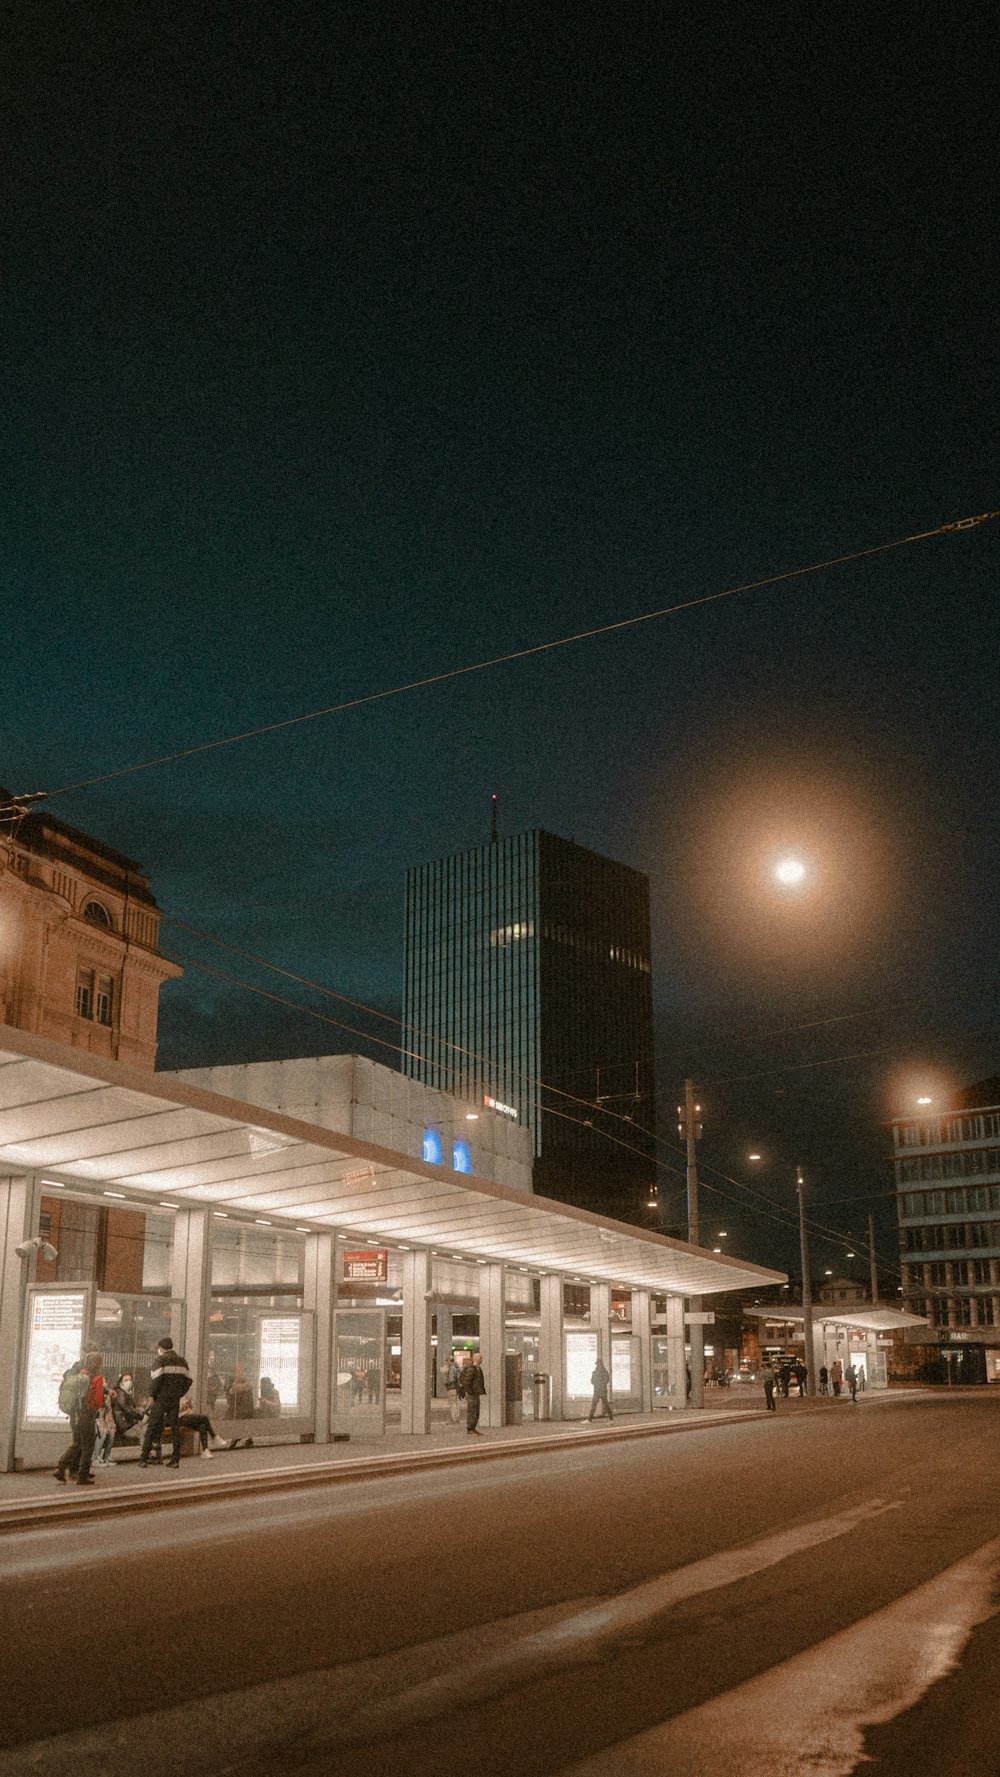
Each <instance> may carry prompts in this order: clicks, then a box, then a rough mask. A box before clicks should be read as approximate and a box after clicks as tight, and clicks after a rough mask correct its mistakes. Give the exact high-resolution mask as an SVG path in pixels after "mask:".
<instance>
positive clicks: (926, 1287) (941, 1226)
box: [892, 1079, 1000, 1383]
mask: <svg viewBox="0 0 1000 1777" xmlns="http://www.w3.org/2000/svg"><path fill="white" fill-rule="evenodd" d="M892 1132H893V1153H892V1162H893V1169H894V1173H895V1184H896V1202H897V1208H898V1214H899V1248H900V1263H901V1268H902V1276H903V1299H904V1303H905V1305H906V1306H907V1307H908V1308H910V1309H911V1311H912V1312H913V1313H915V1314H921V1315H926V1317H927V1320H928V1322H929V1326H928V1327H927V1329H926V1330H925V1331H922V1332H921V1333H920V1334H919V1339H920V1342H921V1343H923V1344H926V1345H927V1346H928V1347H930V1348H932V1349H931V1352H930V1357H931V1358H933V1356H934V1355H935V1352H936V1354H937V1356H938V1359H939V1363H938V1369H939V1373H940V1376H941V1379H942V1380H950V1381H954V1382H972V1383H976V1382H987V1381H989V1382H1000V1080H998V1079H992V1080H985V1081H983V1082H982V1083H981V1084H980V1085H978V1086H973V1087H970V1088H969V1089H968V1090H967V1091H965V1092H963V1093H960V1094H959V1095H958V1097H957V1098H956V1100H955V1102H954V1107H953V1108H952V1109H951V1110H949V1111H942V1112H937V1111H934V1110H933V1109H928V1110H925V1112H924V1113H923V1114H922V1115H918V1116H913V1117H901V1118H898V1119H896V1120H895V1121H894V1122H893V1124H892Z"/></svg>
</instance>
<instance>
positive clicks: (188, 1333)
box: [170, 1209, 212, 1413]
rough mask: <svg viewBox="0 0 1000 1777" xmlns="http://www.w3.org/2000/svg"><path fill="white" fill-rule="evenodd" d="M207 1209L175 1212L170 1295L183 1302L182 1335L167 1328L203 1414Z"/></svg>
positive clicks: (208, 1268) (208, 1265)
mask: <svg viewBox="0 0 1000 1777" xmlns="http://www.w3.org/2000/svg"><path fill="white" fill-rule="evenodd" d="M209 1214H210V1212H209V1211H208V1210H207V1209H179V1210H178V1211H177V1214H176V1215H175V1217H174V1245H173V1258H172V1260H171V1266H170V1293H171V1295H172V1296H174V1297H175V1298H176V1299H177V1300H179V1301H180V1302H182V1303H183V1310H182V1312H183V1314H184V1332H183V1335H182V1334H181V1330H180V1328H179V1327H174V1326H171V1335H172V1337H173V1339H174V1342H175V1343H176V1344H179V1345H180V1347H181V1350H182V1352H183V1354H184V1356H185V1357H186V1358H187V1361H188V1368H189V1370H190V1371H191V1376H192V1378H193V1381H194V1390H193V1392H194V1399H195V1405H196V1407H197V1408H198V1411H199V1412H201V1413H204V1412H205V1411H206V1407H205V1377H206V1375H207V1373H208V1337H207V1335H208V1304H209V1297H210V1296H211V1293H212V1242H211V1235H210V1224H209Z"/></svg>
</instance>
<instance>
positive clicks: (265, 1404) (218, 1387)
mask: <svg viewBox="0 0 1000 1777" xmlns="http://www.w3.org/2000/svg"><path fill="white" fill-rule="evenodd" d="M313 1322H314V1316H313V1315H312V1313H304V1312H303V1311H302V1309H301V1308H300V1306H299V1303H298V1300H297V1299H296V1298H292V1300H290V1301H288V1300H285V1301H283V1300H282V1299H281V1297H272V1298H270V1299H269V1300H267V1301H263V1302H262V1301H261V1300H260V1299H259V1298H258V1299H257V1300H253V1299H250V1300H244V1301H238V1300H236V1299H234V1298H232V1297H229V1298H216V1299H215V1300H214V1301H213V1303H212V1306H211V1312H210V1314H209V1325H208V1375H207V1379H206V1390H205V1400H206V1408H205V1410H206V1412H207V1413H208V1414H209V1415H210V1416H218V1418H220V1419H227V1420H251V1419H252V1420H254V1421H255V1422H256V1421H260V1422H261V1424H260V1427H259V1429H260V1431H261V1433H262V1434H264V1435H266V1431H265V1425H266V1424H267V1423H270V1424H271V1425H272V1426H273V1429H274V1430H275V1431H280V1430H282V1429H284V1427H285V1425H286V1424H287V1422H288V1421H290V1420H295V1421H301V1420H306V1421H311V1420H312V1419H313V1412H314V1399H313V1345H314V1326H313ZM241 1435H242V1434H241Z"/></svg>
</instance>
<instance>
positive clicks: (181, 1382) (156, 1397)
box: [139, 1339, 192, 1468]
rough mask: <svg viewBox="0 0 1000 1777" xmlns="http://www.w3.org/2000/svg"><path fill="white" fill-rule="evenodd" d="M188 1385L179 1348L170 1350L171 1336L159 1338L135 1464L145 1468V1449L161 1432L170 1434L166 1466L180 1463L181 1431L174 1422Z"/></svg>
mask: <svg viewBox="0 0 1000 1777" xmlns="http://www.w3.org/2000/svg"><path fill="white" fill-rule="evenodd" d="M191 1387H192V1380H191V1372H190V1370H189V1369H188V1367H187V1360H186V1359H185V1358H183V1357H182V1356H181V1354H180V1352H179V1351H175V1350H174V1342H173V1340H172V1339H160V1340H159V1341H158V1342H157V1347H156V1361H155V1363H154V1364H153V1368H152V1369H151V1371H150V1373H149V1393H150V1398H151V1400H152V1403H153V1404H152V1406H151V1407H150V1409H149V1418H148V1419H147V1421H146V1434H145V1436H144V1438H143V1440H142V1450H141V1452H140V1454H139V1467H140V1468H148V1467H149V1452H150V1450H151V1449H152V1447H153V1445H154V1444H158V1443H159V1441H160V1439H161V1438H162V1437H163V1434H164V1432H165V1431H170V1432H172V1434H173V1451H172V1454H171V1457H170V1461H169V1462H168V1463H167V1467H168V1468H180V1466H181V1434H180V1428H179V1426H178V1424H177V1419H178V1415H179V1413H180V1405H181V1401H182V1400H183V1399H184V1396H185V1395H186V1394H187V1393H188V1391H189V1390H190V1388H191Z"/></svg>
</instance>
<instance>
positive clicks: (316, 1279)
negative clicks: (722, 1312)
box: [0, 1027, 784, 1471]
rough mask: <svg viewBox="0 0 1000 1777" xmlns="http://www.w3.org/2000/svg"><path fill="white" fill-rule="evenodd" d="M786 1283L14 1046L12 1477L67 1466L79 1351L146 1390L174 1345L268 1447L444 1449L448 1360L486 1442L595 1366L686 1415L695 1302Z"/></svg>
mask: <svg viewBox="0 0 1000 1777" xmlns="http://www.w3.org/2000/svg"><path fill="white" fill-rule="evenodd" d="M386 1072H388V1070H386ZM393 1077H394V1078H395V1076H393ZM783 1281H784V1276H783V1273H780V1272H775V1271H770V1270H766V1269H764V1268H762V1267H759V1266H755V1265H751V1264H745V1263H743V1262H741V1261H740V1260H738V1259H734V1258H730V1257H729V1256H723V1255H716V1254H713V1253H709V1252H706V1251H704V1250H702V1249H701V1248H698V1247H694V1246H691V1245H688V1244H687V1243H685V1242H683V1241H679V1240H672V1239H669V1238H667V1237H666V1236H664V1235H661V1234H659V1233H655V1232H646V1231H645V1230H643V1229H640V1228H637V1227H632V1226H630V1225H627V1224H623V1223H618V1222H615V1221H609V1220H607V1219H605V1218H602V1217H598V1216H596V1215H592V1214H590V1213H588V1212H587V1211H584V1210H581V1209H576V1208H574V1207H571V1206H569V1205H566V1204H563V1203H556V1202H551V1201H547V1200H545V1199H543V1198H540V1197H536V1196H534V1195H532V1194H531V1193H529V1192H527V1191H525V1190H522V1189H517V1188H514V1187H512V1186H511V1185H509V1184H507V1185H505V1184H499V1183H497V1182H495V1181H492V1180H490V1179H484V1178H478V1177H475V1176H469V1175H467V1174H465V1175H463V1174H459V1173H456V1172H455V1171H454V1170H451V1169H449V1168H448V1167H446V1166H444V1165H440V1164H433V1163H431V1162H428V1161H425V1160H424V1159H422V1158H419V1157H417V1156H415V1155H413V1154H407V1153H401V1152H396V1151H394V1150H393V1149H391V1148H387V1147H382V1146H379V1145H378V1144H375V1143H372V1142H367V1141H363V1140H359V1139H356V1138H355V1137H354V1136H349V1135H347V1134H345V1133H343V1132H339V1131H337V1130H335V1129H331V1128H328V1127H323V1126H320V1125H318V1124H311V1123H307V1122H303V1121H301V1120H300V1119H298V1118H296V1117H291V1116H288V1115H285V1114H284V1113H281V1112H278V1111H275V1110H273V1109H269V1108H267V1107H266V1106H262V1105H254V1104H250V1103H244V1102H240V1101H239V1100H235V1099H230V1098H226V1097H222V1096H220V1095H219V1094H217V1093H215V1092H210V1091H207V1090H205V1089H204V1088H202V1087H200V1086H197V1085H194V1084H191V1083H190V1082H188V1081H181V1080H179V1079H175V1078H173V1077H170V1076H167V1075H162V1074H155V1073H150V1072H147V1071H144V1070H141V1069H137V1068H134V1067H129V1066H126V1065H123V1064H120V1063H118V1062H115V1061H111V1060H108V1059H106V1058H104V1057H98V1056H94V1055H90V1054H88V1053H87V1052H85V1051H83V1050H81V1049H78V1048H70V1047H67V1046H65V1045H62V1044H59V1043H56V1042H53V1041H52V1040H50V1039H48V1038H43V1037H39V1036H36V1035H34V1034H31V1033H27V1032H24V1031H21V1030H15V1029H13V1028H11V1027H3V1028H0V1350H2V1352H3V1358H4V1362H3V1365H2V1369H0V1376H2V1381H0V1467H2V1468H3V1469H5V1470H7V1471H9V1470H11V1469H13V1468H15V1467H34V1466H42V1465H47V1464H49V1463H51V1462H52V1461H53V1460H54V1458H55V1456H56V1455H57V1453H58V1450H59V1448H61V1446H62V1444H63V1443H64V1442H65V1438H66V1430H67V1425H66V1420H65V1418H64V1417H63V1416H62V1415H61V1414H60V1413H59V1410H58V1404H57V1393H58V1384H59V1379H60V1377H61V1375H62V1372H63V1370H64V1369H65V1368H67V1367H68V1365H69V1364H70V1363H71V1362H72V1361H74V1360H75V1359H76V1358H77V1357H79V1355H80V1354H81V1352H82V1351H84V1350H86V1349H88V1348H89V1347H96V1348H98V1349H99V1350H100V1351H101V1354H102V1361H103V1368H104V1372H105V1375H106V1376H107V1377H109V1378H110V1379H111V1380H112V1381H114V1379H115V1378H116V1376H117V1375H118V1374H119V1373H121V1372H124V1371H129V1372H131V1373H132V1374H133V1375H134V1377H135V1381H136V1393H137V1395H141V1394H142V1391H143V1389H144V1386H145V1383H146V1381H147V1380H148V1375H149V1369H150V1366H151V1362H152V1355H153V1353H154V1352H155V1349H156V1343H157V1340H158V1339H159V1338H161V1337H163V1336H165V1335H167V1334H169V1336H170V1337H171V1338H172V1339H173V1341H174V1344H175V1346H176V1347H177V1348H178V1349H179V1350H181V1351H182V1352H183V1353H184V1355H185V1356H186V1358H187V1362H188V1367H189V1368H190V1370H191V1373H192V1376H193V1378H194V1390H193V1393H194V1399H195V1404H196V1406H198V1407H199V1408H201V1409H202V1410H205V1409H207V1410H208V1411H209V1413H211V1414H212V1415H213V1417H222V1418H224V1419H226V1420H227V1425H226V1432H227V1434H228V1435H230V1436H237V1435H238V1436H245V1435H250V1434H251V1433H252V1435H253V1436H254V1438H255V1441H259V1440H261V1439H262V1438H278V1439H281V1440H283V1441H289V1440H300V1439H304V1440H307V1441H312V1440H315V1441H317V1442H327V1441H329V1440H330V1439H331V1438H332V1437H334V1436H336V1435H337V1434H338V1433H339V1432H343V1431H345V1430H346V1431H347V1432H348V1433H349V1435H351V1436H355V1435H358V1436H373V1437H377V1436H378V1435H380V1433H381V1432H382V1431H383V1430H384V1428H385V1425H386V1420H387V1417H388V1418H389V1419H390V1420H393V1419H394V1420H395V1422H396V1425H397V1428H398V1429H399V1430H401V1431H402V1432H405V1433H411V1434H413V1435H414V1436H420V1435H421V1434H426V1433H427V1432H428V1431H429V1429H430V1423H431V1413H432V1400H433V1399H435V1398H436V1399H438V1400H442V1406H443V1399H442V1388H443V1384H442V1379H441V1375H440V1371H441V1370H442V1368H443V1361H442V1360H443V1359H445V1358H448V1357H450V1356H451V1355H452V1353H453V1352H454V1353H456V1354H458V1355H461V1354H462V1350H463V1347H464V1348H467V1347H469V1346H472V1345H474V1346H475V1347H476V1348H477V1349H478V1350H480V1351H481V1353H482V1357H483V1365H484V1372H485V1377H486V1385H487V1392H486V1396H485V1399H484V1402H483V1416H482V1423H483V1424H484V1425H498V1424H503V1423H516V1422H517V1421H518V1419H519V1417H520V1416H522V1415H523V1416H524V1417H531V1416H532V1415H535V1416H537V1417H550V1416H551V1417H553V1418H564V1417H569V1418H572V1417H577V1416H579V1415H580V1414H581V1413H582V1412H583V1411H585V1410H586V1406H587V1404H588V1402H589V1395H590V1385H589V1378H590V1371H591V1369H592V1367H593V1364H594V1362H595V1361H596V1356H597V1355H598V1354H600V1355H602V1356H603V1358H604V1360H605V1362H606V1363H607V1364H608V1367H609V1369H610V1370H611V1372H612V1388H613V1396H614V1400H615V1403H616V1406H617V1407H618V1409H619V1410H621V1409H623V1408H624V1410H626V1411H627V1410H630V1409H631V1410H633V1411H636V1412H643V1411H647V1412H648V1411H651V1410H652V1409H653V1408H654V1407H656V1406H660V1407H664V1408H672V1409H676V1410H684V1409H685V1407H686V1405H687V1392H686V1386H685V1380H686V1364H685V1332H684V1327H685V1318H684V1310H685V1299H686V1298H688V1297H691V1296H702V1297H711V1296H712V1295H713V1294H716V1293H720V1292H728V1291H732V1290H734V1289H742V1288H746V1289H756V1290H760V1289H761V1288H762V1287H766V1286H769V1285H771V1284H773V1283H780V1282H783ZM265 1380H266V1381H267V1382H268V1383H269V1384H270V1390H263V1391H262V1388H261V1384H262V1382H263V1381H265ZM275 1402H276V1403H277V1404H275ZM437 1410H438V1411H439V1412H440V1411H441V1410H442V1408H441V1407H439V1408H438V1409H437Z"/></svg>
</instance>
